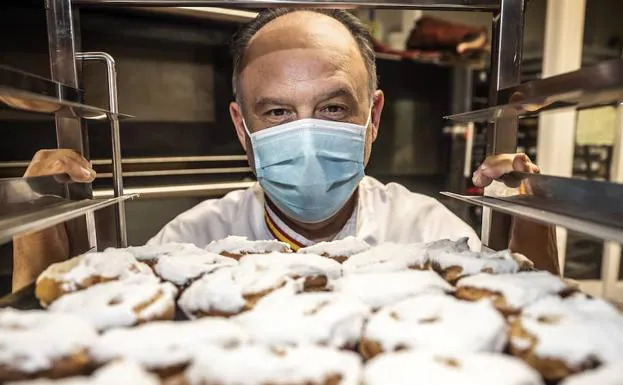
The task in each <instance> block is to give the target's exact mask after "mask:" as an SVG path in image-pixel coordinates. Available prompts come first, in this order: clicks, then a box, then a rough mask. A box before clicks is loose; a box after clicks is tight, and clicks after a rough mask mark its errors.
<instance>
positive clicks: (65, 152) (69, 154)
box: [60, 150, 92, 169]
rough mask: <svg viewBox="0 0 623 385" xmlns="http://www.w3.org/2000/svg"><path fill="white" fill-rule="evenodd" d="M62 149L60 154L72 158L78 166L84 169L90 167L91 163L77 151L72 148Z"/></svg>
mask: <svg viewBox="0 0 623 385" xmlns="http://www.w3.org/2000/svg"><path fill="white" fill-rule="evenodd" d="M60 151H62V152H61V153H60V154H61V155H62V156H66V157H68V158H70V159H71V160H73V161H74V162H76V163H78V164H79V165H80V166H82V167H84V168H86V169H91V168H92V167H91V163H89V161H88V160H86V159H84V157H83V156H82V155H80V154H78V153H77V152H75V151H74V150H60Z"/></svg>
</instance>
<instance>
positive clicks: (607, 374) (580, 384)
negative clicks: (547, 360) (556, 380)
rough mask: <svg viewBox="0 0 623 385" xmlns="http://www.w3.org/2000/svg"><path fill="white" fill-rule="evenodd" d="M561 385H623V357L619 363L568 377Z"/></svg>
mask: <svg viewBox="0 0 623 385" xmlns="http://www.w3.org/2000/svg"><path fill="white" fill-rule="evenodd" d="M560 385H623V358H622V359H621V360H619V362H618V363H612V364H608V365H602V366H601V367H599V368H597V369H595V370H589V371H586V372H583V373H579V374H575V375H573V376H570V377H567V378H566V379H565V380H563V381H562V382H561V383H560Z"/></svg>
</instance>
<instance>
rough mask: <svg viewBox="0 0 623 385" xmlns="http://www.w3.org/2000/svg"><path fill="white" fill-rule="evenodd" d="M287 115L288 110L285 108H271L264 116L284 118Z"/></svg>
mask: <svg viewBox="0 0 623 385" xmlns="http://www.w3.org/2000/svg"><path fill="white" fill-rule="evenodd" d="M287 113H288V110H286V109H285V108H273V109H272V110H268V111H266V112H265V113H264V114H265V115H267V116H285V115H286V114H287Z"/></svg>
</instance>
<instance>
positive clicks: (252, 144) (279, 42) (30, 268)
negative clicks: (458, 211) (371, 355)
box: [14, 9, 556, 287]
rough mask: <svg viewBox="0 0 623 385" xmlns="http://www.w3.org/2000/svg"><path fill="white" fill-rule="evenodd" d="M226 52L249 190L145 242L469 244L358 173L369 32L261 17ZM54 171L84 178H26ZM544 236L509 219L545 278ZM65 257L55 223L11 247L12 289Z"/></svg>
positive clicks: (365, 128) (430, 206)
mask: <svg viewBox="0 0 623 385" xmlns="http://www.w3.org/2000/svg"><path fill="white" fill-rule="evenodd" d="M233 55H234V77H233V86H234V90H235V94H236V101H235V102H232V103H231V105H230V114H231V119H232V121H233V123H234V126H235V129H236V133H237V135H238V139H239V140H240V143H241V144H242V147H243V148H244V150H245V151H246V153H247V156H248V159H249V164H250V165H251V168H252V169H254V170H255V173H256V175H257V178H258V181H259V184H256V185H255V186H254V187H251V188H249V189H247V190H243V191H235V192H232V193H230V194H228V195H227V196H225V197H224V198H222V199H218V200H207V201H205V202H203V203H201V204H199V205H198V206H196V207H194V208H192V209H190V210H188V211H187V212H185V213H182V214H181V215H179V216H178V217H177V218H175V219H174V220H173V221H172V222H170V223H169V224H167V225H166V226H165V227H164V228H163V229H162V230H161V231H160V232H159V233H158V234H157V235H156V236H155V237H154V238H153V239H151V240H150V243H164V242H171V241H177V242H192V243H195V244H196V245H198V246H200V247H203V246H205V245H206V244H208V243H209V242H210V241H212V240H215V239H220V238H224V237H226V236H228V235H242V236H247V237H249V238H250V239H275V238H276V239H280V240H283V241H286V242H289V243H290V244H291V245H292V246H293V248H295V249H296V248H298V247H301V246H305V245H310V244H313V243H315V242H318V241H322V240H333V239H341V238H344V237H346V236H349V235H353V236H357V237H358V238H360V239H363V240H365V241H367V242H369V243H372V244H377V243H381V242H387V241H393V242H429V241H434V240H438V239H442V238H451V239H457V238H459V237H464V236H467V237H469V238H470V243H471V246H472V247H473V248H476V249H477V248H479V247H480V242H479V240H478V237H477V236H476V234H475V233H474V231H473V230H472V229H471V228H470V227H469V226H468V225H467V224H465V223H463V222H462V221H461V220H460V219H459V218H457V217H456V216H454V215H453V214H452V213H451V212H450V211H449V210H447V209H446V208H445V207H444V206H443V205H441V204H440V203H439V202H437V201H436V200H434V199H432V198H429V197H425V196H422V195H419V194H414V193H411V192H409V191H408V190H407V189H405V188H404V187H402V186H400V185H398V184H395V183H390V184H388V185H383V184H381V183H379V182H378V181H376V180H374V179H373V178H370V177H365V176H364V167H365V165H366V164H367V162H368V160H369V158H370V151H371V147H372V143H373V142H374V140H375V139H376V137H377V134H378V128H379V125H380V120H381V111H382V110H383V103H384V96H383V92H382V91H381V90H379V89H377V79H376V66H375V59H374V52H373V49H372V44H371V41H370V35H369V32H368V30H367V29H366V27H365V26H364V25H363V24H362V23H361V22H360V21H359V20H358V19H356V18H355V17H353V16H351V15H350V14H349V13H347V12H345V11H339V10H293V9H273V10H267V11H263V12H261V13H260V15H259V16H258V17H257V18H256V19H255V20H254V21H252V22H251V23H250V24H248V25H247V26H246V27H244V28H243V29H242V30H241V31H240V32H239V34H238V35H237V36H236V38H235V40H234V44H233ZM512 170H520V171H526V172H538V168H537V166H536V165H534V164H533V163H532V162H531V161H530V159H528V157H527V156H525V155H523V154H517V155H515V154H506V155H498V156H494V157H491V158H489V159H487V161H485V163H484V164H483V165H482V166H481V167H480V168H479V169H478V171H476V173H475V174H474V183H475V184H476V185H479V186H486V185H488V184H490V183H491V182H492V181H493V180H494V179H497V178H499V177H501V176H502V175H503V174H505V173H507V172H510V171H512ZM60 172H66V173H68V174H69V175H70V176H71V177H72V178H73V179H74V180H76V181H79V182H88V181H91V180H92V179H93V177H94V172H93V170H92V169H91V167H90V166H89V164H88V162H87V161H86V160H84V159H82V158H81V157H79V156H77V155H76V154H75V153H73V152H71V151H68V150H54V151H43V152H39V153H38V154H37V155H35V158H34V159H33V162H32V164H31V165H30V167H29V168H28V171H27V172H26V176H34V175H45V174H52V173H60ZM527 229H528V230H530V231H527ZM524 234H529V238H526V235H524ZM551 234H552V232H551V231H550V229H548V228H547V227H544V226H540V227H539V226H536V225H532V224H530V225H526V224H524V223H523V222H520V221H517V222H516V223H515V226H514V228H513V234H512V237H511V247H513V249H514V250H516V251H527V254H528V255H529V256H532V257H533V260H535V262H536V263H537V265H539V266H540V267H544V268H547V269H549V270H553V271H555V270H556V257H555V252H553V251H552V250H555V249H553V247H551V246H550V247H549V248H548V247H547V246H548V245H551V244H552V242H551V241H552V239H553V238H552V236H551ZM535 245H536V246H535ZM69 254H70V247H69V242H68V240H67V236H66V234H65V232H64V230H63V228H62V226H61V227H58V226H57V227H56V228H52V229H48V230H46V231H44V232H41V233H38V234H35V235H32V236H27V237H21V238H18V239H16V240H15V253H14V260H15V269H14V287H19V286H21V285H23V284H24V283H27V282H30V281H31V280H32V279H34V278H35V277H36V275H37V274H38V273H39V272H40V271H41V270H42V269H43V268H44V267H45V266H47V265H48V264H49V263H51V262H54V261H56V260H60V259H63V258H66V256H67V255H69Z"/></svg>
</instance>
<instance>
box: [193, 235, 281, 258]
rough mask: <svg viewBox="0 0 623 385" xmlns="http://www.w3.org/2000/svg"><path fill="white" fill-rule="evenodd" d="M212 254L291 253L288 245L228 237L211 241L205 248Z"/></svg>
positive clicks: (272, 241) (278, 242)
mask: <svg viewBox="0 0 623 385" xmlns="http://www.w3.org/2000/svg"><path fill="white" fill-rule="evenodd" d="M205 250H206V251H209V252H212V253H217V254H220V253H223V252H227V253H230V254H263V253H270V252H283V253H287V252H291V251H292V250H291V249H290V245H288V244H287V243H285V242H280V241H276V240H265V241H250V240H249V239H248V238H247V237H240V236H236V235H230V236H229V237H227V238H224V239H221V240H217V241H212V242H210V243H209V244H208V245H207V246H206V247H205Z"/></svg>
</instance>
